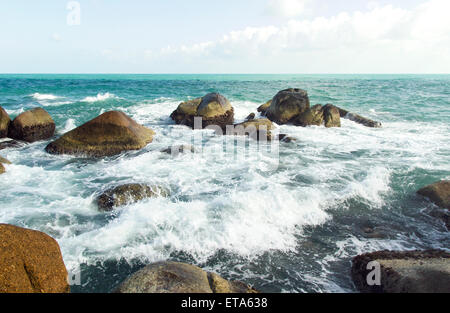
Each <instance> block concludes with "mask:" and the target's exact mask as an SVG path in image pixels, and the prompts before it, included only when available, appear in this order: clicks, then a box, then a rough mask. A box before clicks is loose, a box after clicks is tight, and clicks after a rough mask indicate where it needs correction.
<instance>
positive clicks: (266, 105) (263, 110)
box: [257, 100, 272, 116]
mask: <svg viewBox="0 0 450 313" xmlns="http://www.w3.org/2000/svg"><path fill="white" fill-rule="evenodd" d="M271 104H272V100H269V101H267V102H266V103H264V104H263V105H260V106H259V107H258V109H257V111H258V112H259V113H261V115H262V116H265V115H266V112H267V109H268V108H269V107H270V105H271Z"/></svg>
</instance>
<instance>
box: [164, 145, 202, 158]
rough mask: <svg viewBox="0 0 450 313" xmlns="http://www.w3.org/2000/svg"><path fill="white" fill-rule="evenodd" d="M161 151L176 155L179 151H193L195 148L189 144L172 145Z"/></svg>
mask: <svg viewBox="0 0 450 313" xmlns="http://www.w3.org/2000/svg"><path fill="white" fill-rule="evenodd" d="M161 152H162V153H167V154H172V155H174V156H177V155H178V154H180V153H195V148H194V146H191V145H181V146H172V147H169V148H167V149H164V150H162V151H161Z"/></svg>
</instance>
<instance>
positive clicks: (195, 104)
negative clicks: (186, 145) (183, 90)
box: [170, 93, 234, 130]
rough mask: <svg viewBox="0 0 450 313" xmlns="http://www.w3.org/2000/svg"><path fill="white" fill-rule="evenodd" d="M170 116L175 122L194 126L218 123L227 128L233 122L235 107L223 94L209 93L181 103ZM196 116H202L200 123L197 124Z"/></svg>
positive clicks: (203, 126)
mask: <svg viewBox="0 0 450 313" xmlns="http://www.w3.org/2000/svg"><path fill="white" fill-rule="evenodd" d="M170 117H171V118H172V119H173V120H174V121H175V123H177V124H181V125H186V126H189V127H192V128H194V127H196V126H198V127H201V128H205V127H207V126H210V125H217V126H219V127H220V128H221V129H222V130H225V129H226V126H227V125H232V124H233V121H234V109H233V107H232V106H231V104H230V101H228V99H227V98H225V97H224V96H222V95H221V94H219V93H209V94H207V95H206V96H204V97H202V98H197V99H194V100H190V101H187V102H183V103H181V104H180V105H179V106H178V108H177V109H176V110H175V111H174V112H173V113H172V114H171V115H170ZM196 117H197V118H201V123H200V124H199V125H195V118H196Z"/></svg>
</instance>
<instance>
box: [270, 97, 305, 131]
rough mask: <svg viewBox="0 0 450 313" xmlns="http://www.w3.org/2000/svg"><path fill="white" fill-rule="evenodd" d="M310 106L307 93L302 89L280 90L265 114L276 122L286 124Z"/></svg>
mask: <svg viewBox="0 0 450 313" xmlns="http://www.w3.org/2000/svg"><path fill="white" fill-rule="evenodd" d="M309 108H310V105H309V98H308V93H307V92H306V91H305V90H302V89H292V88H291V89H286V90H282V91H280V92H279V93H277V95H276V96H275V97H274V98H273V100H272V103H271V105H270V106H269V108H268V109H267V111H266V116H267V117H268V118H269V119H270V120H271V121H272V122H275V123H277V124H287V123H290V122H292V120H293V119H294V118H295V117H297V116H299V115H300V114H302V113H303V112H305V111H307V110H308V109H309Z"/></svg>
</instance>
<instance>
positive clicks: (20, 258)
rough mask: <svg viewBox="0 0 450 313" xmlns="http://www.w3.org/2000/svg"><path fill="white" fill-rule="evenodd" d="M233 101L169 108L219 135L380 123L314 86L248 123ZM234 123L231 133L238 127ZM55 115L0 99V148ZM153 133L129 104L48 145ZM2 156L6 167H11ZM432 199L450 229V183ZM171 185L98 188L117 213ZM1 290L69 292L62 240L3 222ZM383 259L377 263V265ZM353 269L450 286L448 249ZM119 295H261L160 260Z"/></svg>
mask: <svg viewBox="0 0 450 313" xmlns="http://www.w3.org/2000/svg"><path fill="white" fill-rule="evenodd" d="M234 111H235V110H234V108H233V106H232V104H231V102H230V101H229V100H228V99H227V98H226V97H225V96H223V95H221V94H219V93H210V94H207V95H205V96H204V97H201V98H197V99H194V100H189V101H186V102H182V103H180V105H179V106H178V107H177V108H176V109H175V111H173V113H172V114H171V115H170V117H171V119H172V120H173V121H174V122H175V123H176V124H179V125H185V126H188V127H190V128H193V129H196V128H200V129H204V128H211V129H214V130H215V131H216V133H221V134H223V135H234V136H249V137H250V138H252V139H255V140H258V141H265V140H268V141H273V140H280V141H282V142H286V143H287V142H291V141H295V140H296V138H292V137H289V136H288V135H286V134H281V135H278V136H276V137H275V136H274V135H273V134H272V131H273V130H274V129H275V128H276V124H278V125H283V124H290V125H294V126H299V127H308V126H324V127H327V128H334V127H342V125H341V118H346V119H349V120H351V121H354V122H356V123H359V124H361V125H364V126H366V127H371V128H379V127H381V126H382V125H381V123H380V122H377V121H373V120H370V119H367V118H365V117H362V116H360V115H357V114H354V113H351V112H348V111H346V110H344V109H342V108H339V107H337V106H334V105H332V104H326V105H321V104H317V105H314V106H311V105H310V100H309V97H308V93H307V92H306V91H305V90H302V89H296V88H291V89H286V90H282V91H280V92H279V93H277V94H276V95H275V96H274V98H273V99H272V100H270V101H268V102H266V103H265V104H263V105H261V106H260V107H259V108H258V109H257V111H258V112H259V113H260V116H256V114H255V113H251V114H250V115H249V116H248V117H247V118H246V120H245V121H244V122H242V123H235V121H234ZM230 129H231V130H232V131H230ZM54 134H55V122H54V121H53V119H52V118H51V116H50V115H49V114H48V113H47V112H46V111H45V110H44V109H42V108H36V109H33V110H30V111H27V112H24V113H22V114H20V115H19V116H17V117H16V118H15V119H14V120H11V119H10V117H9V116H8V114H7V113H6V111H5V110H4V109H3V108H1V107H0V138H7V137H9V138H11V139H12V140H9V141H5V142H1V143H0V150H3V149H8V148H10V147H16V146H20V145H24V144H27V143H32V142H35V141H40V140H49V139H52V138H53V136H54ZM155 135H156V134H155V132H154V131H153V130H152V129H150V128H147V127H145V126H142V125H139V124H138V123H136V122H135V121H134V120H132V119H131V118H130V117H129V116H127V115H126V114H125V113H123V112H119V111H110V112H106V113H103V114H102V115H100V116H98V117H96V118H94V119H92V120H91V121H89V122H87V123H85V124H83V125H81V126H79V127H77V128H75V129H74V130H72V131H70V132H68V133H66V134H63V135H62V136H61V137H59V138H58V139H56V140H54V141H52V142H51V143H49V144H48V145H47V147H46V148H45V150H46V151H47V152H48V153H49V154H53V155H58V154H67V155H75V156H86V157H94V158H102V157H106V156H113V155H118V154H121V153H123V152H126V151H135V150H140V149H143V148H144V147H146V146H147V145H149V144H150V143H151V142H152V141H153V138H154V136H155ZM159 152H160V153H167V154H170V155H172V156H176V155H177V154H179V153H196V149H195V147H193V146H187V145H186V146H174V147H168V148H167V149H165V150H163V151H159ZM10 164H11V162H9V161H8V160H7V159H5V158H2V157H0V174H3V173H5V172H6V171H7V170H8V165H10ZM5 165H6V167H5ZM417 193H418V194H419V195H420V196H423V197H426V198H427V199H429V200H430V201H431V202H432V203H433V205H434V206H435V207H434V208H433V211H432V212H431V213H430V215H431V216H434V217H436V218H438V219H440V220H442V221H443V223H445V225H446V227H447V228H448V229H450V228H449V220H450V219H449V216H450V215H449V209H450V182H449V181H441V182H437V183H435V184H432V185H430V186H427V187H424V188H422V189H420V190H419V191H418V192H417ZM168 195H170V190H168V189H167V188H165V187H164V186H154V185H147V184H145V183H136V184H127V185H119V186H114V187H112V188H109V189H108V190H105V191H99V194H98V196H97V198H96V200H95V201H96V203H97V205H98V209H99V210H100V211H102V212H109V211H112V210H114V209H115V208H118V207H121V206H124V205H126V204H129V203H135V202H139V201H142V200H143V199H146V198H151V197H167V196H168ZM0 239H1V240H0V255H1V257H0V292H7V293H10V292H22V293H33V292H37V293H66V292H70V286H69V284H68V282H67V270H66V268H65V265H64V262H63V260H62V255H61V251H60V248H59V245H58V243H57V242H56V240H55V239H53V238H51V237H49V236H48V235H46V234H44V233H41V232H38V231H34V230H28V229H24V228H20V227H16V226H12V225H5V224H0ZM374 262H375V263H374ZM370 263H372V265H373V264H379V270H380V274H381V280H380V283H379V284H376V285H369V284H368V283H367V282H368V280H367V277H368V276H369V275H370V274H371V273H372V271H371V269H372V268H371V267H370V268H369V265H370ZM349 272H351V277H352V279H353V281H354V284H355V287H356V288H357V289H358V290H360V291H361V292H377V293H378V292H386V293H398V292H450V254H449V253H448V252H445V251H441V250H428V251H379V252H373V253H369V254H363V255H360V256H356V257H355V258H354V259H353V261H352V267H351V270H350V269H349ZM115 292H119V293H130V292H131V293H257V292H258V291H257V290H256V289H254V288H253V287H252V286H248V285H247V284H245V283H243V282H235V281H228V280H225V279H223V278H222V277H220V276H219V275H217V274H215V273H211V272H206V271H203V270H202V269H200V268H198V267H196V266H194V265H189V264H183V263H175V262H170V261H167V262H161V263H155V264H149V265H148V266H147V267H145V268H144V269H142V270H140V271H138V272H137V273H135V274H133V275H131V276H130V277H129V278H128V279H126V280H125V281H124V282H122V284H121V285H120V286H119V287H118V288H117V289H116V290H115Z"/></svg>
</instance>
